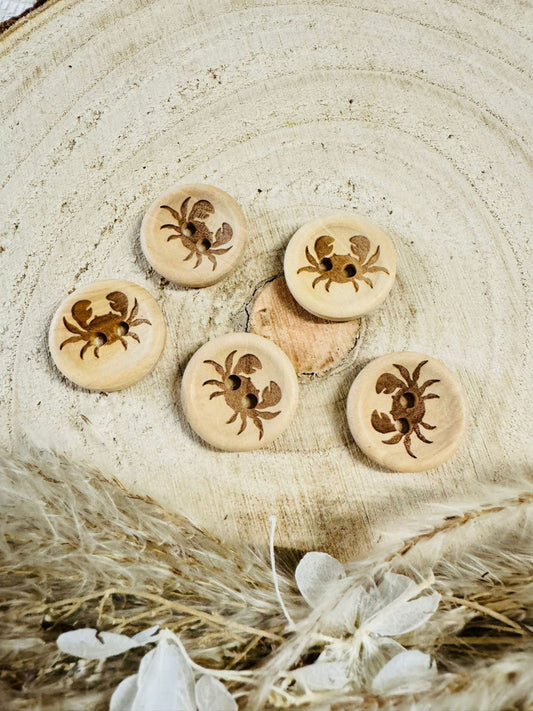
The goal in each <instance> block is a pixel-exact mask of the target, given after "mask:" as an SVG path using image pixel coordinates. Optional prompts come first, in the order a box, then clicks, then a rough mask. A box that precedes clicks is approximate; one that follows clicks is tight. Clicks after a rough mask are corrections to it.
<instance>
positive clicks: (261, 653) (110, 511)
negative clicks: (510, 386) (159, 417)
mask: <svg viewBox="0 0 533 711" xmlns="http://www.w3.org/2000/svg"><path fill="white" fill-rule="evenodd" d="M0 483H1V491H2V494H1V507H2V517H1V523H0V526H1V537H0V541H1V544H0V545H1V567H0V588H1V595H2V600H1V604H2V618H1V625H2V628H1V630H0V655H1V657H0V684H1V686H0V696H1V698H2V699H4V703H3V708H6V709H7V708H9V709H36V708H39V709H42V710H43V711H45V710H47V709H68V710H69V711H74V710H77V709H80V710H82V709H83V710H85V709H104V708H107V704H108V702H109V697H110V695H111V693H112V691H113V689H114V688H115V687H116V686H117V684H118V683H119V682H120V681H121V680H122V679H123V678H124V677H126V676H127V675H129V674H132V673H134V672H135V671H136V669H137V666H138V663H139V659H140V657H141V656H142V654H144V653H145V652H146V650H143V651H140V650H138V649H132V650H131V651H129V652H127V653H126V654H124V655H122V656H118V657H113V658H110V659H108V660H105V661H104V662H102V661H91V662H87V661H83V660H81V661H80V660H75V659H74V658H72V657H67V656H65V655H63V654H61V653H60V652H59V651H58V649H57V646H56V639H57V637H58V635H59V634H60V633H61V632H64V631H66V630H70V629H73V628H78V627H97V628H98V629H100V630H106V631H114V632H123V633H125V634H130V635H131V634H135V633H137V632H139V631H141V630H143V629H146V628H147V627H150V626H151V625H154V624H159V625H161V626H162V627H167V628H169V629H170V630H172V631H173V632H175V633H176V634H178V635H179V637H180V639H181V640H182V642H183V644H184V645H185V647H186V649H187V651H188V653H189V654H190V656H191V657H192V659H193V660H194V661H195V662H197V663H200V664H202V665H204V666H207V667H211V668H217V669H224V670H232V671H239V670H240V671H241V672H243V673H242V674H241V675H240V680H239V681H229V682H228V683H227V686H228V688H229V690H230V691H231V692H232V693H234V695H235V696H236V698H237V700H238V701H239V705H240V707H241V708H242V709H261V708H265V709H267V708H314V709H319V708H321V709H324V708H331V709H346V710H348V709H380V708H382V709H383V708H385V709H398V710H400V709H413V710H419V711H422V710H424V711H431V710H433V709H434V710H435V711H437V710H441V711H442V710H444V709H445V710H447V711H448V710H449V711H460V710H462V711H471V710H473V709H476V710H479V711H482V710H485V711H504V710H506V709H527V708H533V494H532V493H531V489H532V487H531V482H524V481H522V482H517V483H515V484H514V485H509V486H507V487H506V488H502V487H497V488H496V487H494V488H493V489H491V490H485V491H483V492H482V498H481V495H480V497H479V500H478V501H471V502H468V503H464V502H462V503H461V504H460V505H457V506H447V507H445V508H443V507H441V508H440V510H437V508H436V507H435V508H433V509H432V510H431V511H428V512H427V516H426V517H424V520H418V521H417V522H397V523H396V524H395V526H394V529H392V530H391V531H390V532H389V533H388V535H387V536H385V537H384V540H383V542H382V543H381V544H380V546H379V548H378V549H376V550H375V551H373V552H372V553H371V555H369V556H368V557H367V558H365V559H364V560H359V561H352V562H350V563H349V564H348V565H347V566H346V574H347V577H346V578H345V580H344V583H343V586H342V587H337V588H335V587H333V588H332V589H331V592H330V598H329V599H327V600H326V601H325V603H324V604H323V605H321V606H320V607H319V608H317V609H314V610H312V609H311V608H310V607H309V606H308V605H307V603H306V602H305V601H304V600H303V599H302V597H301V596H300V594H299V592H298V590H297V588H296V586H295V584H294V566H295V563H296V562H297V561H296V558H294V559H291V558H290V556H287V555H286V556H285V558H283V557H280V556H278V557H277V559H276V564H277V565H276V567H277V586H278V588H279V593H278V591H277V590H276V587H275V585H274V580H273V576H272V570H271V561H270V558H269V552H268V545H267V543H268V541H267V535H268V533H267V531H266V530H265V547H264V549H261V550H259V549H253V548H251V547H247V546H245V545H243V546H242V547H241V548H239V549H230V548H228V547H227V546H224V545H222V544H221V543H220V542H218V541H217V540H215V539H214V538H212V537H211V536H210V535H209V534H208V533H206V532H204V531H201V530H198V529H197V528H196V527H194V526H193V525H192V524H191V523H190V522H189V521H188V520H186V519H185V518H180V517H179V516H173V515H170V514H168V513H166V512H164V511H163V510H162V509H161V508H160V507H158V506H156V505H155V504H153V503H152V502H150V501H146V500H143V499H140V498H138V497H134V496H131V495H130V494H128V493H127V492H126V491H124V490H123V489H122V488H121V487H120V485H119V484H118V482H116V481H108V480H106V479H105V478H103V477H102V476H101V475H99V474H98V473H95V472H90V471H87V470H85V469H84V468H81V467H77V466H75V465H74V464H72V463H68V462H65V461H63V460H61V459H60V458H57V457H54V456H52V455H40V456H39V458H38V459H37V458H34V460H33V461H32V462H28V461H25V462H22V461H18V460H15V459H13V458H11V457H9V456H7V455H3V456H2V457H1V458H0ZM273 513H275V512H273ZM266 525H267V522H265V527H266ZM390 572H393V573H402V574H405V575H407V576H409V577H410V578H412V579H413V580H415V581H418V582H419V581H421V580H428V579H431V585H432V588H433V589H434V590H436V591H438V592H439V593H440V596H441V602H440V605H439V607H438V609H437V611H436V612H435V613H434V614H433V616H432V617H431V618H430V619H429V621H428V622H427V623H426V624H424V625H422V626H420V627H419V628H418V629H416V630H413V631H412V632H410V633H409V634H407V635H404V637H403V638H402V639H401V640H400V641H401V644H402V645H403V646H404V647H406V648H411V647H413V648H416V649H418V650H421V651H423V652H425V653H428V654H430V655H431V656H432V657H433V658H434V659H435V660H436V662H437V665H438V670H439V674H438V676H437V677H436V679H435V681H434V682H433V683H432V684H431V686H430V688H429V689H427V690H425V691H423V692H415V693H409V694H407V693H404V694H400V695H390V696H387V697H381V696H379V695H378V694H376V693H375V692H372V691H371V690H369V689H368V688H364V687H361V688H357V687H355V686H352V687H350V689H349V690H347V689H346V688H344V689H341V690H337V691H335V690H330V691H325V692H320V693H309V692H308V691H306V690H302V689H301V688H299V687H298V686H297V685H296V684H293V683H292V682H291V670H294V669H295V668H297V667H299V666H302V665H304V664H310V663H312V662H313V661H314V660H315V659H316V657H317V656H318V654H319V653H320V651H321V649H322V648H323V647H321V642H320V639H321V637H320V630H321V627H322V623H323V617H324V615H325V614H326V612H327V611H328V610H331V609H333V608H334V607H335V606H336V605H338V604H340V602H341V598H342V596H346V595H347V594H348V593H349V592H350V590H352V591H353V589H354V588H355V587H356V586H359V585H367V586H368V585H372V584H374V583H373V581H376V580H378V581H379V580H380V579H382V578H383V576H384V574H385V573H390ZM278 594H279V596H281V598H282V600H283V603H284V607H285V610H284V609H283V608H282V605H281V604H280V600H279V597H278ZM285 613H287V615H288V616H289V617H290V618H291V619H292V620H294V624H293V625H290V624H288V622H287V619H286V617H285ZM213 711H216V709H213Z"/></svg>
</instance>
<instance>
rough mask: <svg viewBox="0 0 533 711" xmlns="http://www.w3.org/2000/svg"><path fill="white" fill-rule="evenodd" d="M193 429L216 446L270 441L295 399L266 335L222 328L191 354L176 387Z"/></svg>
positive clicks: (294, 383)
mask: <svg viewBox="0 0 533 711" xmlns="http://www.w3.org/2000/svg"><path fill="white" fill-rule="evenodd" d="M181 400H182V405H183V409H184V411H185V415H186V416H187V419H188V420H189V422H190V424H191V426H192V428H193V429H194V430H195V432H196V433H197V434H198V435H199V436H200V437H202V439H204V440H205V441H206V442H209V444H212V445H213V446H214V447H217V448H218V449H225V450H228V451H233V452H238V451H248V450H251V449H258V448H259V447H264V446H265V445H267V444H270V442H272V441H273V440H274V439H276V437H277V436H278V435H280V434H281V433H282V432H283V431H284V430H285V429H286V428H287V427H288V425H289V423H290V421H291V420H292V417H293V415H294V412H295V410H296V406H297V403H298V380H297V377H296V373H295V371H294V368H293V366H292V363H291V362H290V360H289V359H288V357H287V356H286V355H285V353H284V352H283V351H282V350H281V348H279V347H278V346H276V345H275V344H274V343H272V341H269V340H267V339H266V338H262V337H261V336H256V335H254V334H252V333H228V334H226V335H224V336H220V337H219V338H215V339H214V340H212V341H209V342H208V343H206V344H205V345H203V346H202V347H201V348H200V349H199V350H198V351H196V353H195V354H194V355H193V357H192V358H191V360H190V361H189V363H188V364H187V367H186V368H185V372H184V374H183V381H182V387H181Z"/></svg>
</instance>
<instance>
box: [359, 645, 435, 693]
mask: <svg viewBox="0 0 533 711" xmlns="http://www.w3.org/2000/svg"><path fill="white" fill-rule="evenodd" d="M436 675H437V668H436V666H435V664H432V663H431V658H430V656H429V654H424V653H423V652H420V651H419V650H418V649H409V650H406V651H404V652H401V653H400V654H397V655H396V656H395V657H393V658H392V659H391V660H390V662H387V664H385V666H384V667H383V668H382V669H381V671H380V672H379V673H378V674H377V675H376V677H375V678H374V681H373V682H372V690H373V691H375V692H376V693H378V694H384V695H393V694H404V693H408V692H411V693H413V692H418V691H423V690H424V689H427V688H428V687H429V686H430V684H431V682H432V680H433V679H434V678H435V676H436Z"/></svg>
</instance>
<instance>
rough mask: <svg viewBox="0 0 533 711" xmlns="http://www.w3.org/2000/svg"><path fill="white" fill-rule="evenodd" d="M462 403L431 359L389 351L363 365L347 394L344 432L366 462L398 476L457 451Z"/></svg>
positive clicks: (454, 383)
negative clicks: (365, 457) (349, 431)
mask: <svg viewBox="0 0 533 711" xmlns="http://www.w3.org/2000/svg"><path fill="white" fill-rule="evenodd" d="M466 411H467V408H466V400H465V396H464V393H463V389H462V387H461V385H460V384H459V382H458V380H457V378H456V377H455V375H454V374H453V373H452V372H451V371H450V370H448V368H447V367H446V366H445V365H444V363H442V362H441V361H440V360H437V358H431V357H430V356H427V355H422V354H420V353H409V352H404V353H390V354H388V355H385V356H382V357H381V358H376V360H373V361H372V362H371V363H369V364H368V365H367V366H366V367H365V368H363V370H362V371H361V372H360V373H359V375H358V376H357V377H356V379H355V380H354V382H353V384H352V387H351V389H350V392H349V394H348V402H347V415H348V424H349V426H350V430H351V432H352V434H353V436H354V439H355V441H356V442H357V444H358V445H359V447H360V448H361V449H362V450H363V452H365V454H367V455H368V456H369V457H370V458H371V459H373V460H374V461H376V462H378V463H379V464H383V465H384V466H385V467H388V468H389V469H393V470H395V471H399V472H408V471H412V472H418V471H425V470H426V469H432V468H433V467H436V466H438V465H439V464H442V463H443V462H444V461H446V460H447V459H448V458H449V457H451V456H452V454H453V453H454V452H455V450H456V449H457V448H458V446H459V444H460V443H461V440H462V438H463V435H464V432H465V428H466Z"/></svg>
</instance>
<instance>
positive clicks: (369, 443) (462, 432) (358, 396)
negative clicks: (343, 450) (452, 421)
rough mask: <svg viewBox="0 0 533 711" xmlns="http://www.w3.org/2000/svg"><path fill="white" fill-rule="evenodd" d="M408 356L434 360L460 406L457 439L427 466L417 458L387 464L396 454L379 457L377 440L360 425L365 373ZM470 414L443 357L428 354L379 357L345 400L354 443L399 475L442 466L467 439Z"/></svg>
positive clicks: (392, 353) (462, 389)
mask: <svg viewBox="0 0 533 711" xmlns="http://www.w3.org/2000/svg"><path fill="white" fill-rule="evenodd" d="M405 356H408V357H414V358H415V360H416V359H419V360H425V359H428V360H429V359H430V360H431V361H433V362H434V363H435V364H436V365H437V366H438V368H439V370H442V371H443V372H444V373H445V374H446V388H447V389H450V388H451V389H452V391H453V393H454V395H455V396H456V397H457V400H458V403H459V405H460V407H459V410H458V413H457V419H459V420H460V424H459V428H458V434H457V437H456V438H455V439H454V440H453V441H452V442H450V443H449V444H448V445H447V446H445V447H443V448H442V449H441V450H440V452H439V453H438V454H437V455H434V461H432V463H431V464H430V465H428V464H427V462H426V463H424V462H423V461H422V460H418V461H417V460H416V459H412V458H411V457H409V458H408V459H409V461H408V460H405V463H402V462H400V463H399V464H398V463H397V462H395V463H394V465H392V464H390V463H388V462H387V461H386V460H390V459H391V458H392V457H393V455H394V452H393V451H392V450H391V452H390V454H389V455H388V456H387V457H386V458H383V459H382V458H378V457H376V456H375V452H376V447H377V445H376V442H375V438H371V437H370V435H367V432H371V430H370V427H368V428H363V429H360V425H361V423H362V420H363V417H362V414H361V407H362V404H363V402H364V390H365V389H366V387H367V384H366V381H365V378H364V374H365V372H368V371H369V370H370V367H371V366H372V367H373V366H375V365H377V364H379V363H380V362H383V364H384V367H386V368H390V366H391V361H392V360H396V361H397V362H401V360H400V359H401V358H404V357H405ZM354 413H359V414H360V415H361V416H360V417H359V418H357V419H356V417H355V414H354ZM468 413H469V408H468V403H467V399H466V392H465V390H464V388H463V386H462V384H461V382H460V380H459V378H458V377H457V375H456V374H455V373H454V372H453V371H452V370H450V368H449V367H448V366H447V365H446V364H445V363H444V362H443V361H442V360H440V358H436V357H435V356H432V355H428V354H427V353H419V352H417V351H392V352H390V353H386V354H385V355H382V356H378V357H377V358H373V359H372V360H371V361H370V362H369V363H367V364H366V365H365V366H364V368H362V369H361V370H360V371H359V373H358V374H357V375H356V376H355V378H354V380H353V382H352V384H351V386H350V390H349V392H348V397H347V400H346V419H347V421H348V427H349V429H350V432H351V434H352V437H353V439H354V441H355V444H356V445H357V446H358V447H359V449H360V450H361V451H362V452H363V453H364V454H365V455H366V456H367V457H368V458H369V459H371V460H372V461H373V462H374V463H376V464H377V465H379V466H381V467H384V468H385V469H388V470H389V471H393V472H399V473H409V472H416V473H418V472H425V471H430V470H433V469H436V468H437V467H439V466H440V465H441V464H443V463H444V462H446V461H448V460H449V459H450V458H451V457H452V456H453V455H454V454H455V453H456V452H457V450H458V449H459V447H460V446H461V444H462V443H463V441H464V439H465V436H466V433H467V429H468V427H467V426H468ZM366 416H369V413H368V412H366V413H365V417H366ZM383 451H385V450H383ZM378 452H379V450H378Z"/></svg>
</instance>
